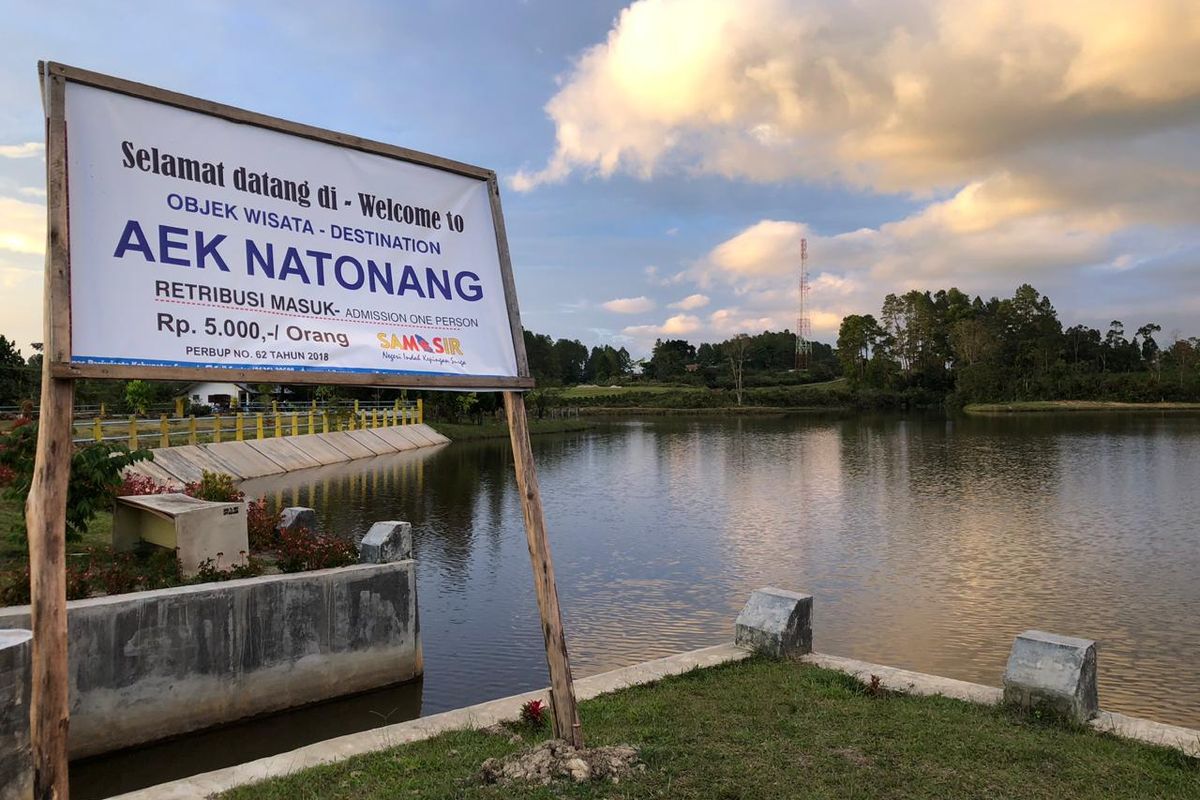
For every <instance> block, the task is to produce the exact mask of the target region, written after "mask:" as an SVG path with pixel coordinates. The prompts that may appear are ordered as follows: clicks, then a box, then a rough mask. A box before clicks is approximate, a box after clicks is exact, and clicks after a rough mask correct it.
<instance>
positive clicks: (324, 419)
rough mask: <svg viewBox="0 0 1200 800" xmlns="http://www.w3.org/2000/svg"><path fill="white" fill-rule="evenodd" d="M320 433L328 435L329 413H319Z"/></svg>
mask: <svg viewBox="0 0 1200 800" xmlns="http://www.w3.org/2000/svg"><path fill="white" fill-rule="evenodd" d="M321 433H329V412H328V411H322V412H321Z"/></svg>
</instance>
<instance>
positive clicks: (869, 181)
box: [514, 0, 1200, 202]
mask: <svg viewBox="0 0 1200 800" xmlns="http://www.w3.org/2000/svg"><path fill="white" fill-rule="evenodd" d="M1198 94H1200V5H1197V4H1195V3H1188V2H1181V0H1142V1H1141V2H1131V1H1130V0H1088V2H1086V3H1084V2H1081V1H1080V2H1056V3H1055V2H1052V3H1047V2H1044V0H977V1H975V2H970V3H963V2H960V1H959V0H928V1H927V2H916V3H894V2H890V0H889V1H885V0H876V2H866V3H861V4H846V3H843V2H840V0H816V1H815V2H814V1H806V2H801V0H736V2H735V1H734V0H641V1H640V2H636V3H634V4H633V5H631V6H630V7H629V8H627V9H625V10H624V11H623V12H621V14H620V16H619V17H618V18H617V20H616V21H615V23H614V26H613V28H612V30H611V31H610V32H609V35H608V37H607V40H606V41H604V42H602V43H600V44H597V45H595V46H594V47H592V48H590V49H588V50H587V51H585V52H584V53H583V54H582V55H581V56H580V57H579V59H578V61H577V62H576V63H575V65H574V67H573V69H572V70H571V71H570V73H569V74H568V75H566V76H565V77H564V78H563V80H562V82H561V88H560V89H559V91H558V93H557V94H556V95H555V96H554V97H553V98H552V99H551V100H550V101H549V103H548V104H547V106H546V111H547V113H548V114H549V116H550V117H551V119H552V120H553V121H554V124H555V129H556V148H555V152H554V154H553V155H552V156H551V157H550V159H549V161H548V163H547V164H546V166H545V167H544V168H543V169H541V170H538V171H534V172H522V173H520V174H519V175H518V176H517V179H516V180H515V182H514V185H516V186H518V188H520V189H523V190H527V189H530V188H533V187H534V186H536V185H538V184H539V183H544V182H553V181H559V180H562V179H564V178H566V177H567V176H568V175H570V174H571V173H572V172H575V171H581V172H584V173H589V174H598V175H601V176H609V175H612V174H613V173H615V172H617V171H623V172H627V173H631V174H634V175H638V176H641V177H650V176H652V175H655V174H657V173H659V172H661V171H679V170H684V171H692V172H700V173H709V174H717V175H723V176H727V177H737V178H749V179H751V180H760V181H778V180H780V179H787V178H797V177H799V178H809V179H812V178H816V179H835V180H839V181H843V182H847V183H850V184H853V185H857V186H864V187H870V188H873V189H877V190H886V191H906V192H916V193H920V192H927V191H929V190H932V189H939V188H941V189H945V188H957V187H961V186H963V185H964V184H966V183H968V182H970V181H973V180H979V179H982V178H986V177H988V176H992V175H997V174H1001V173H1005V172H1007V173H1011V174H1013V175H1017V176H1024V179H1028V186H1027V187H1026V188H1027V191H1034V192H1035V196H1036V197H1037V199H1038V201H1039V202H1050V201H1053V200H1056V199H1057V200H1061V199H1062V197H1061V195H1062V194H1064V193H1069V194H1071V195H1073V199H1075V200H1083V199H1090V200H1092V201H1094V200H1095V199H1096V196H1095V194H1094V192H1093V193H1092V194H1090V195H1089V194H1088V193H1086V192H1083V191H1081V190H1082V189H1083V188H1084V186H1085V185H1089V186H1091V188H1092V189H1095V188H1097V187H1096V186H1095V184H1097V183H1099V184H1100V187H1099V188H1101V189H1103V192H1102V194H1101V198H1102V199H1103V200H1104V201H1105V202H1117V201H1123V202H1132V197H1131V192H1136V191H1138V189H1139V187H1140V186H1142V185H1144V184H1145V183H1146V182H1147V181H1146V179H1145V178H1143V179H1141V180H1138V181H1135V185H1133V186H1131V185H1129V184H1128V183H1126V182H1123V181H1117V180H1111V179H1105V177H1104V176H1112V175H1113V174H1114V172H1115V171H1124V172H1128V173H1130V174H1136V173H1137V172H1138V171H1139V170H1138V168H1139V167H1140V168H1141V169H1142V170H1143V171H1144V170H1145V168H1146V167H1151V168H1153V167H1156V166H1157V167H1162V166H1163V165H1169V164H1171V163H1173V160H1174V159H1177V158H1180V157H1189V156H1187V154H1192V155H1191V156H1190V158H1191V161H1190V162H1189V163H1190V164H1191V166H1192V171H1191V176H1190V178H1188V177H1182V176H1176V177H1175V179H1174V180H1173V181H1171V182H1170V186H1171V187H1172V188H1175V189H1179V190H1181V191H1190V192H1192V193H1193V195H1192V196H1193V197H1194V192H1195V174H1196V173H1195V171H1194V170H1195V165H1196V160H1195V155H1194V151H1195V149H1196V148H1194V141H1195V136H1196V122H1197V119H1196V118H1197V114H1196V98H1197V95H1198ZM1181 126H1182V127H1183V129H1184V131H1187V133H1184V134H1183V135H1179V136H1177V137H1174V138H1173V139H1172V140H1171V141H1169V142H1166V144H1167V147H1165V148H1163V147H1161V146H1159V147H1144V148H1142V149H1141V150H1140V151H1139V152H1133V151H1134V150H1137V148H1136V147H1135V146H1134V145H1135V144H1136V143H1138V142H1144V141H1145V140H1146V137H1147V136H1152V135H1158V134H1160V133H1162V132H1164V131H1169V130H1172V129H1179V128H1180V127H1181ZM1189 142H1190V144H1189ZM1160 144H1161V143H1160ZM1097 169H1098V170H1099V175H1100V176H1102V177H1101V179H1100V180H1099V181H1097V180H1096V172H1095V171H1096V170H1097ZM1153 171H1154V172H1156V173H1161V174H1163V175H1164V176H1170V174H1171V170H1169V169H1168V170H1163V169H1158V170H1153ZM1051 173H1054V175H1053V176H1052V175H1051ZM1089 173H1091V177H1088V174H1089ZM1062 175H1073V176H1077V179H1075V180H1068V181H1062V180H1058V179H1057V177H1058V176H1062ZM1030 176H1038V179H1037V180H1034V179H1033V178H1031V177H1030ZM1189 187H1190V189H1189Z"/></svg>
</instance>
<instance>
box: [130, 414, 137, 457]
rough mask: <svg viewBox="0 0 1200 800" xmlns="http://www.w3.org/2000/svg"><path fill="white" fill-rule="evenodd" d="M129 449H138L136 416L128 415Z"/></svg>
mask: <svg viewBox="0 0 1200 800" xmlns="http://www.w3.org/2000/svg"><path fill="white" fill-rule="evenodd" d="M129 449H130V450H137V449H138V440H137V417H135V416H133V415H130V417H129Z"/></svg>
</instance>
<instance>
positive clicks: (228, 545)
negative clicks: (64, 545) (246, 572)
mask: <svg viewBox="0 0 1200 800" xmlns="http://www.w3.org/2000/svg"><path fill="white" fill-rule="evenodd" d="M141 541H145V542H150V543H152V544H155V545H158V546H159V547H166V548H168V549H171V550H174V551H175V552H176V553H177V554H178V556H179V566H180V569H181V570H182V571H183V574H184V575H187V576H189V577H190V576H193V575H195V574H196V573H197V572H198V571H199V569H200V566H201V565H202V564H203V563H204V562H205V561H209V560H211V561H212V563H213V565H214V566H216V567H218V568H220V569H227V568H229V567H231V566H234V565H240V564H244V563H246V557H247V555H248V554H249V552H250V544H249V541H248V538H247V534H246V504H245V503H240V502H239V503H211V502H209V501H207V500H199V499H197V498H195V497H189V496H188V495H185V494H179V493H170V494H149V495H143V496H140V497H138V496H135V497H118V498H117V500H116V502H115V503H114V505H113V526H112V544H113V549H114V550H118V551H127V550H132V549H133V548H134V547H136V546H137V544H138V542H141Z"/></svg>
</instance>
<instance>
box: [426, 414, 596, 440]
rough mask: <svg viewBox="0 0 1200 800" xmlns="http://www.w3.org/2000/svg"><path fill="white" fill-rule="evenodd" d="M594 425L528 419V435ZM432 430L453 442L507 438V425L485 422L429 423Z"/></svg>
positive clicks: (582, 421) (584, 421) (577, 429)
mask: <svg viewBox="0 0 1200 800" xmlns="http://www.w3.org/2000/svg"><path fill="white" fill-rule="evenodd" d="M593 425H594V423H591V422H588V421H586V420H579V419H532V418H531V419H530V420H529V433H530V435H532V434H536V433H565V432H567V431H583V430H587V429H588V428H591V427H593ZM429 427H431V428H433V429H434V430H435V431H437V432H438V433H440V434H442V435H443V436H448V437H450V440H451V441H454V442H469V441H471V440H473V439H499V438H505V439H507V438H508V425H507V424H506V423H504V422H485V423H484V424H482V425H470V424H467V425H456V424H454V423H450V422H430V423H429Z"/></svg>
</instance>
